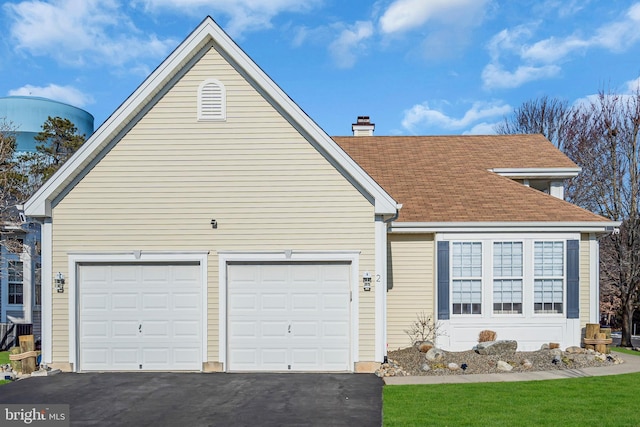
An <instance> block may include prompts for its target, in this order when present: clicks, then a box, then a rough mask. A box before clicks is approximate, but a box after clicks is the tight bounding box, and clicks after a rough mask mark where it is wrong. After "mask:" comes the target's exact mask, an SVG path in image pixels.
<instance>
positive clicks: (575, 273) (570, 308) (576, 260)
mask: <svg viewBox="0 0 640 427" xmlns="http://www.w3.org/2000/svg"><path fill="white" fill-rule="evenodd" d="M578 318H580V242H579V241H578V240H568V241H567V319H578Z"/></svg>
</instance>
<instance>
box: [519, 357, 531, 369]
mask: <svg viewBox="0 0 640 427" xmlns="http://www.w3.org/2000/svg"><path fill="white" fill-rule="evenodd" d="M522 367H523V368H524V369H531V368H533V363H532V362H531V360H529V359H524V360H523V361H522Z"/></svg>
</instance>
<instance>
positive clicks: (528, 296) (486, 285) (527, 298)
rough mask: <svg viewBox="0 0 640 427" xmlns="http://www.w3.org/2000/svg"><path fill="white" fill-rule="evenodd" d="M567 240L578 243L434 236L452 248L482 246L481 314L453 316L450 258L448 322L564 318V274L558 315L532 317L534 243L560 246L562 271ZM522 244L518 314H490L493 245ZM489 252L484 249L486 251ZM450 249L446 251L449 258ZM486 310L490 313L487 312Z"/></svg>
mask: <svg viewBox="0 0 640 427" xmlns="http://www.w3.org/2000/svg"><path fill="white" fill-rule="evenodd" d="M568 240H580V233H526V234H522V233H477V234H476V233H441V234H436V242H437V241H448V242H450V244H451V245H452V244H453V243H455V242H482V244H483V245H482V256H483V260H482V263H483V272H484V274H483V277H482V304H483V306H484V307H483V310H482V314H480V315H478V314H454V313H453V299H452V290H453V289H452V288H453V286H452V283H453V270H452V269H453V262H452V260H451V258H450V262H449V269H450V270H449V298H450V300H449V310H450V316H451V320H453V321H454V322H455V321H456V319H459V320H471V319H487V320H489V319H508V318H518V319H525V318H526V319H535V320H536V321H542V320H545V319H547V320H553V319H556V320H558V319H562V318H566V313H567V291H566V287H567V281H566V271H565V275H564V283H563V293H562V299H563V301H562V308H563V310H562V313H535V310H534V294H533V286H534V276H533V268H534V267H533V263H534V259H533V256H534V242H543V241H544V242H550V241H561V242H563V257H564V258H563V263H564V269H565V270H566V262H567V260H566V256H567V255H566V250H567V241H568ZM518 241H519V242H523V253H524V259H523V284H522V287H523V293H522V314H497V313H496V314H494V313H493V257H492V255H493V243H494V242H518ZM489 247H490V248H491V249H487V248H489ZM452 253H453V249H451V250H450V255H449V256H450V257H451V256H452ZM486 307H489V308H490V310H489V311H487V309H486Z"/></svg>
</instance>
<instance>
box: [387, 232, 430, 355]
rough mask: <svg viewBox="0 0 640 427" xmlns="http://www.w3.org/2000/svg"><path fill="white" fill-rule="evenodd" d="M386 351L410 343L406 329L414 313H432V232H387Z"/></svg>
mask: <svg viewBox="0 0 640 427" xmlns="http://www.w3.org/2000/svg"><path fill="white" fill-rule="evenodd" d="M387 263H388V267H387V270H388V276H389V277H388V280H389V286H390V287H391V289H389V292H388V293H387V341H388V348H389V350H396V349H398V348H404V347H408V346H409V345H411V342H410V339H409V336H408V335H407V334H406V333H405V332H404V331H405V330H406V329H409V328H410V327H411V325H412V324H413V322H414V321H416V320H417V315H418V314H419V313H422V312H424V313H425V314H427V315H431V316H434V315H435V312H434V297H435V291H434V290H435V277H434V271H435V268H434V266H435V242H434V236H433V234H390V235H389V237H388V242H387Z"/></svg>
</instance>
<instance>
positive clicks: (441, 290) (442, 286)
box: [438, 242, 449, 320]
mask: <svg viewBox="0 0 640 427" xmlns="http://www.w3.org/2000/svg"><path fill="white" fill-rule="evenodd" d="M438 320H449V242H438Z"/></svg>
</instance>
